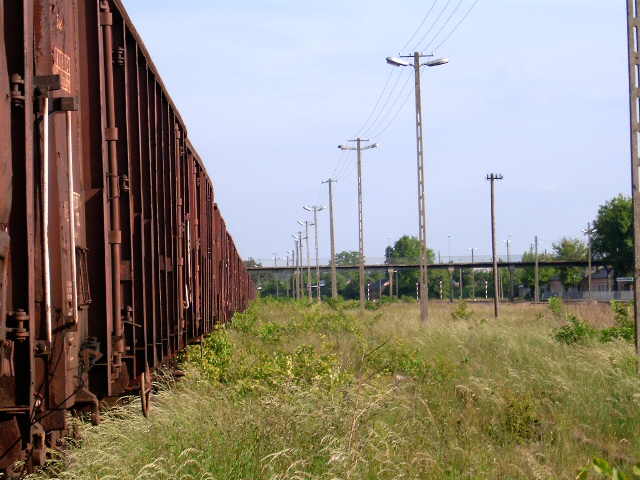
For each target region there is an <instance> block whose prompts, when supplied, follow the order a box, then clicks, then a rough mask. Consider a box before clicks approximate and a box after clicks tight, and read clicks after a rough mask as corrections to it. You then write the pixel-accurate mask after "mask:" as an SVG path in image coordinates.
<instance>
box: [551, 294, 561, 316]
mask: <svg viewBox="0 0 640 480" xmlns="http://www.w3.org/2000/svg"><path fill="white" fill-rule="evenodd" d="M549 310H551V313H553V316H554V317H556V318H557V319H561V318H562V315H563V313H564V302H563V301H562V298H560V297H551V298H550V299H549Z"/></svg>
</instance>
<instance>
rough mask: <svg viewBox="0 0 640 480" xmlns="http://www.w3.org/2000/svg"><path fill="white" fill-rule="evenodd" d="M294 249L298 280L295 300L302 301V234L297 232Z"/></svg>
mask: <svg viewBox="0 0 640 480" xmlns="http://www.w3.org/2000/svg"><path fill="white" fill-rule="evenodd" d="M296 249H297V252H296V253H297V256H298V263H297V267H298V268H297V278H298V287H297V297H296V298H297V299H298V300H302V287H303V280H302V253H303V248H302V232H298V239H297V241H296Z"/></svg>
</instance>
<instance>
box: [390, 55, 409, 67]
mask: <svg viewBox="0 0 640 480" xmlns="http://www.w3.org/2000/svg"><path fill="white" fill-rule="evenodd" d="M387 63H388V64H389V65H393V66H394V67H410V66H411V63H410V62H407V61H406V60H402V59H401V58H398V57H387Z"/></svg>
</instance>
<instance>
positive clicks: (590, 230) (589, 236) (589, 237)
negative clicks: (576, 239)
mask: <svg viewBox="0 0 640 480" xmlns="http://www.w3.org/2000/svg"><path fill="white" fill-rule="evenodd" d="M594 232H595V228H593V227H592V226H591V222H589V223H587V228H586V230H584V233H585V234H586V235H587V282H588V291H589V299H591V275H592V274H593V270H592V269H591V240H592V238H593V233H594Z"/></svg>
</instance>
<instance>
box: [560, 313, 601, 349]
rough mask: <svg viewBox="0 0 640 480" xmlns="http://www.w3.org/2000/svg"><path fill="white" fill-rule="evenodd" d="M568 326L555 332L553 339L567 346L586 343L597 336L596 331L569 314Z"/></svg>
mask: <svg viewBox="0 0 640 480" xmlns="http://www.w3.org/2000/svg"><path fill="white" fill-rule="evenodd" d="M567 320H568V322H569V323H568V324H567V325H563V326H562V327H560V328H557V329H555V330H554V333H553V338H555V340H556V341H557V342H560V343H564V344H567V345H573V344H576V343H584V342H586V341H587V340H588V339H589V338H591V337H593V336H594V335H595V334H596V330H595V329H594V328H593V327H591V326H589V325H587V324H586V323H584V322H583V321H582V320H580V319H579V318H578V317H577V316H575V315H571V314H569V315H568V316H567Z"/></svg>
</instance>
